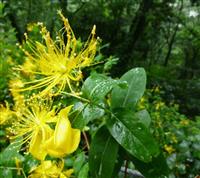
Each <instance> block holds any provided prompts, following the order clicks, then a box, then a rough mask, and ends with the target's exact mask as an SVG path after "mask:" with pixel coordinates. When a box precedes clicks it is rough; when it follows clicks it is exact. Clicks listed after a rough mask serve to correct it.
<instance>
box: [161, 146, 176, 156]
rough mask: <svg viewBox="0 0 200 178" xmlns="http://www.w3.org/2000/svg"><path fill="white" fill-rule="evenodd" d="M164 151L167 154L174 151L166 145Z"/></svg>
mask: <svg viewBox="0 0 200 178" xmlns="http://www.w3.org/2000/svg"><path fill="white" fill-rule="evenodd" d="M164 149H165V151H166V152H167V153H169V154H171V153H172V152H174V151H175V149H174V148H173V147H172V146H171V145H166V144H165V145H164Z"/></svg>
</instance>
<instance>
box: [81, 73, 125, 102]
mask: <svg viewBox="0 0 200 178" xmlns="http://www.w3.org/2000/svg"><path fill="white" fill-rule="evenodd" d="M117 85H120V87H121V86H123V87H124V85H125V83H124V81H119V80H114V79H112V78H110V77H107V76H105V75H103V74H98V73H93V74H92V75H91V76H90V77H89V78H87V79H86V80H85V82H84V84H83V87H82V92H83V97H85V98H88V99H91V100H93V101H99V100H102V99H104V98H105V96H106V95H107V94H108V93H109V92H110V91H111V90H112V88H113V87H115V86H117Z"/></svg>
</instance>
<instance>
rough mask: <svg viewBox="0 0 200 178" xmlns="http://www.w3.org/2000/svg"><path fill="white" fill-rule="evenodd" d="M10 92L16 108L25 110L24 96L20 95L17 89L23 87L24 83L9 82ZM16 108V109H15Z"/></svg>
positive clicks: (17, 81) (16, 80)
mask: <svg viewBox="0 0 200 178" xmlns="http://www.w3.org/2000/svg"><path fill="white" fill-rule="evenodd" d="M9 87H10V92H11V94H12V96H13V100H14V102H15V105H14V107H15V108H23V107H24V106H25V103H24V96H23V95H22V94H20V93H19V91H17V90H16V89H19V88H21V87H23V83H22V81H21V80H20V79H17V78H15V79H13V80H10V81H9ZM15 108H14V109H15Z"/></svg>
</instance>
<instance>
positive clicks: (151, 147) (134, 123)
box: [107, 108, 159, 162]
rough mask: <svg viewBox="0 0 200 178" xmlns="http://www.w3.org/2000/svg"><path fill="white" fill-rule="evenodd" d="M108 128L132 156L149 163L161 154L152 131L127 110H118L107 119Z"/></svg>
mask: <svg viewBox="0 0 200 178" xmlns="http://www.w3.org/2000/svg"><path fill="white" fill-rule="evenodd" d="M107 127H108V129H109V131H110V133H111V135H112V136H113V137H114V138H115V139H116V140H117V142H118V143H119V144H120V145H121V146H122V147H123V148H124V149H125V150H127V151H128V152H129V153H130V154H131V155H133V156H135V157H136V158H138V159H139V160H141V161H144V162H149V161H151V159H152V156H156V155H157V154H158V153H159V147H158V145H157V143H156V141H155V140H154V138H153V137H152V135H151V133H150V131H149V129H148V128H146V126H144V124H142V123H141V122H140V121H138V120H137V119H136V118H135V117H134V113H133V112H132V111H129V110H127V109H123V108H121V109H118V110H117V111H116V112H115V113H113V114H112V117H111V118H109V119H107Z"/></svg>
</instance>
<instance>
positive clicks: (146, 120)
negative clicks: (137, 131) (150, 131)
mask: <svg viewBox="0 0 200 178" xmlns="http://www.w3.org/2000/svg"><path fill="white" fill-rule="evenodd" d="M135 117H136V118H138V121H140V122H141V123H142V124H144V125H145V126H146V127H147V128H149V126H150V123H151V117H150V115H149V113H148V111H147V110H146V109H144V110H141V111H138V112H137V113H135Z"/></svg>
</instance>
